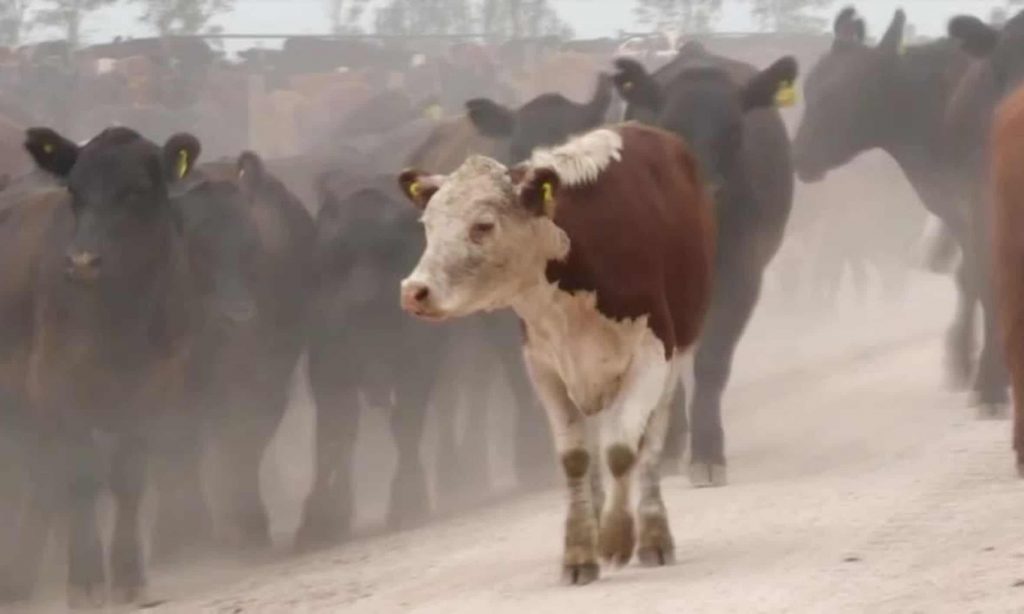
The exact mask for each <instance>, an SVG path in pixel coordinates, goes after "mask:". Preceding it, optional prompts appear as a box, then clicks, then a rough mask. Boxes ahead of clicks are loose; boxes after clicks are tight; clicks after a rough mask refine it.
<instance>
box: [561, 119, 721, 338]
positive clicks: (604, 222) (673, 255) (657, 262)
mask: <svg viewBox="0 0 1024 614" xmlns="http://www.w3.org/2000/svg"><path fill="white" fill-rule="evenodd" d="M615 129H616V130H617V131H618V132H619V133H620V134H621V136H622V139H623V149H622V159H621V160H620V161H617V162H612V163H611V164H610V165H609V166H608V167H607V168H606V169H605V170H604V171H603V172H602V173H601V175H600V177H599V178H598V180H597V181H596V182H594V183H591V184H586V185H580V186H570V187H564V188H563V189H562V190H560V192H559V193H558V197H557V201H558V206H557V209H556V214H555V223H556V224H557V225H558V226H560V227H561V228H562V229H563V230H565V231H566V233H567V234H568V236H569V238H570V241H571V248H570V252H569V257H568V258H567V259H566V260H565V261H563V262H551V263H550V264H549V265H548V271H547V276H548V279H549V281H551V282H553V283H557V284H558V286H559V287H560V288H561V289H562V290H564V291H567V292H578V291H590V292H595V293H596V295H597V307H598V309H599V310H600V312H601V313H602V314H604V315H606V316H608V317H610V318H613V319H616V320H623V319H635V318H640V317H642V316H645V315H646V316H649V318H648V325H649V326H650V327H651V329H652V331H653V332H654V334H655V335H656V336H657V337H658V339H659V340H660V341H661V342H662V343H663V344H664V346H665V352H666V355H669V354H671V353H672V352H673V351H674V350H676V349H685V348H687V347H689V346H690V345H692V344H693V342H694V341H695V340H696V338H697V334H698V332H699V330H700V327H701V324H702V323H703V320H704V316H705V313H706V312H707V309H708V305H709V302H710V295H711V279H712V267H713V261H714V237H715V226H714V217H713V211H712V206H711V201H710V199H709V198H708V196H707V194H706V192H705V190H704V187H703V186H702V184H701V182H700V179H699V176H698V172H697V165H696V161H695V159H694V158H693V156H692V155H691V154H690V152H689V151H688V150H687V149H686V146H685V145H684V144H683V142H682V140H680V139H679V138H678V137H676V136H674V135H672V134H670V133H668V132H665V131H663V130H659V129H657V128H650V127H646V126H641V125H639V124H634V123H629V124H623V125H620V126H618V127H616V128H615ZM638 238H640V239H641V240H638Z"/></svg>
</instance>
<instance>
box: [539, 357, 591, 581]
mask: <svg viewBox="0 0 1024 614" xmlns="http://www.w3.org/2000/svg"><path fill="white" fill-rule="evenodd" d="M526 365H527V371H528V372H529V374H530V379H531V380H532V381H533V384H534V386H535V387H536V389H537V395H538V396H539V397H540V400H541V403H542V404H543V405H544V409H545V411H546V412H547V415H548V421H549V422H550V425H551V433H552V435H553V436H554V440H555V449H556V450H557V452H558V455H559V458H560V459H561V462H562V470H563V471H564V473H565V477H566V481H567V483H568V487H569V512H568V515H567V517H566V521H565V553H564V555H563V558H562V578H563V580H564V581H565V582H567V583H568V584H575V585H584V584H589V583H591V582H593V581H594V580H596V579H597V578H598V577H599V576H600V567H599V566H598V564H597V518H596V516H595V514H594V505H593V502H592V500H591V498H592V492H591V480H590V472H593V471H597V470H598V467H597V463H596V462H594V459H591V458H590V453H589V452H588V446H587V434H586V428H585V424H584V419H585V418H584V416H583V414H582V413H581V412H580V411H579V410H578V409H577V408H576V406H575V404H573V402H572V401H571V400H570V399H569V395H568V393H567V392H566V390H565V385H564V384H563V383H562V380H561V379H560V378H559V377H558V374H557V373H555V372H553V371H552V370H550V369H549V368H548V367H546V366H545V365H543V364H541V363H539V362H538V361H535V360H533V359H531V358H530V354H529V352H527V353H526Z"/></svg>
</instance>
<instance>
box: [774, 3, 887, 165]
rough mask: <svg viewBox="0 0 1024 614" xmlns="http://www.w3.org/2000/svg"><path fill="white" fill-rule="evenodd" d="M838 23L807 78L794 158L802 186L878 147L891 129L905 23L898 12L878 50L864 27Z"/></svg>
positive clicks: (838, 21) (841, 16)
mask: <svg viewBox="0 0 1024 614" xmlns="http://www.w3.org/2000/svg"><path fill="white" fill-rule="evenodd" d="M844 15H850V16H851V17H850V18H851V19H852V13H847V12H844V13H843V14H841V15H840V18H839V19H837V22H836V23H837V25H836V40H835V43H834V44H833V46H832V49H831V50H830V51H829V52H828V53H827V54H825V56H824V57H822V58H821V60H819V61H818V63H817V64H816V65H815V67H814V68H813V69H812V70H811V72H810V74H808V76H807V79H806V81H805V83H804V92H805V98H806V106H805V109H804V115H803V119H802V120H801V122H800V126H799V128H798V129H797V134H796V138H795V139H794V152H793V158H794V163H795V166H796V171H797V175H798V176H799V177H800V178H801V179H802V180H803V181H818V180H821V179H823V178H824V176H825V175H826V173H827V172H828V171H830V170H832V169H835V168H838V167H839V166H842V165H843V164H846V163H847V162H849V161H850V160H852V159H853V158H854V157H855V156H856V155H857V154H859V153H862V152H864V151H867V150H869V149H872V148H874V147H879V146H881V145H882V144H883V142H884V139H885V137H886V130H887V128H888V127H890V126H891V125H892V119H893V118H892V108H893V96H894V84H895V80H896V76H897V69H898V66H899V54H900V48H901V45H902V37H903V25H904V22H905V18H904V16H903V13H902V11H899V12H897V14H896V17H895V18H894V19H893V22H892V24H891V25H890V26H889V30H888V32H886V34H885V36H884V37H883V39H882V41H881V42H880V43H879V44H878V46H876V47H868V46H867V45H865V44H864V42H863V35H864V34H863V25H862V22H859V20H858V21H857V22H855V23H860V24H861V25H860V27H855V26H850V25H849V24H847V25H843V16H844Z"/></svg>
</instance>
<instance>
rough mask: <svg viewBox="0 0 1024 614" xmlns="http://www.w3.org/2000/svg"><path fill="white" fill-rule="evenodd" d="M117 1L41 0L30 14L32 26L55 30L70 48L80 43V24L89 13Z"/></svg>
mask: <svg viewBox="0 0 1024 614" xmlns="http://www.w3.org/2000/svg"><path fill="white" fill-rule="evenodd" d="M115 2H117V0H42V6H41V7H40V8H38V9H36V11H35V12H34V13H33V14H32V25H40V26H44V27H50V28H57V29H60V30H62V31H63V35H64V38H65V39H66V40H67V41H68V44H69V45H70V46H71V47H72V48H75V47H78V45H79V44H80V43H81V41H82V22H83V21H84V20H85V18H86V17H87V16H88V15H89V13H91V12H93V11H95V10H97V9H100V8H103V7H104V6H109V5H111V4H114V3H115Z"/></svg>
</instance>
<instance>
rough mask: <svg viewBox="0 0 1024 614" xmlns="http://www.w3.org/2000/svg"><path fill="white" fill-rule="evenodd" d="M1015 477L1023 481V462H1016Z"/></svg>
mask: <svg viewBox="0 0 1024 614" xmlns="http://www.w3.org/2000/svg"><path fill="white" fill-rule="evenodd" d="M1017 475H1018V476H1020V478H1021V479H1022V480H1024V462H1020V461H1018V462H1017Z"/></svg>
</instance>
